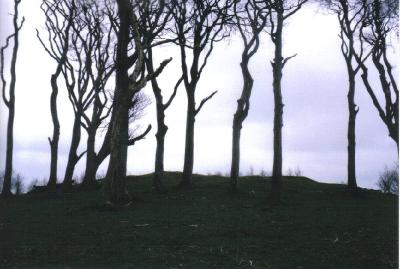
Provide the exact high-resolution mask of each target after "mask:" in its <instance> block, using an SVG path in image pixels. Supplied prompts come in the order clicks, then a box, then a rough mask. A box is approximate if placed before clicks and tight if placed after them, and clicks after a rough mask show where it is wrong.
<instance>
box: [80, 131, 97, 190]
mask: <svg viewBox="0 0 400 269" xmlns="http://www.w3.org/2000/svg"><path fill="white" fill-rule="evenodd" d="M91 127H92V126H90V127H89V129H88V138H87V142H86V148H87V149H86V150H87V152H86V168H85V176H84V178H83V182H82V184H83V185H91V184H92V183H94V182H95V181H96V171H97V169H96V165H95V162H96V152H95V143H96V130H95V129H94V128H91Z"/></svg>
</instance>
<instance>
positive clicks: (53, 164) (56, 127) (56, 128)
mask: <svg viewBox="0 0 400 269" xmlns="http://www.w3.org/2000/svg"><path fill="white" fill-rule="evenodd" d="M60 72H61V65H60V64H59V68H58V69H57V71H56V73H55V74H54V75H52V76H51V88H52V91H51V95H50V112H51V120H52V121H53V137H52V138H51V139H50V138H49V143H50V155H51V156H50V177H49V182H48V183H47V186H48V187H49V188H55V186H56V184H57V161H58V142H59V139H60V122H59V120H58V112H57V95H58V86H57V78H58V76H59V74H60Z"/></svg>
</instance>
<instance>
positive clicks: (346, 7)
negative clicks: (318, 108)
mask: <svg viewBox="0 0 400 269" xmlns="http://www.w3.org/2000/svg"><path fill="white" fill-rule="evenodd" d="M327 4H328V5H329V7H330V9H331V10H333V11H334V12H335V13H336V15H337V19H338V22H339V26H340V33H339V38H340V40H341V47H340V48H341V52H342V55H343V58H344V60H345V63H346V70H347V76H348V81H349V84H348V92H347V104H348V111H349V117H348V127H347V141H348V146H347V185H348V188H349V190H350V191H351V192H353V193H354V192H355V191H356V190H357V180H356V134H355V132H356V117H357V113H358V111H359V107H358V106H357V105H356V103H355V99H354V96H355V90H356V75H357V73H358V72H359V70H360V63H361V62H364V61H365V60H366V57H368V55H369V53H365V51H364V49H363V47H362V44H357V43H356V41H357V40H356V38H357V31H359V29H360V26H361V24H362V21H363V18H364V16H365V13H364V12H363V6H362V4H361V2H360V1H359V0H354V1H345V0H337V1H327ZM357 48H358V49H357ZM365 54H367V55H366V56H365ZM357 59H359V61H357Z"/></svg>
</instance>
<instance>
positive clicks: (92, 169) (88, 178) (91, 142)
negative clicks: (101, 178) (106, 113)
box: [82, 93, 108, 186]
mask: <svg viewBox="0 0 400 269" xmlns="http://www.w3.org/2000/svg"><path fill="white" fill-rule="evenodd" d="M96 94H98V93H96ZM98 98H99V97H98V96H97V97H96V98H95V100H94V103H93V111H92V117H91V124H90V125H89V126H88V129H87V134H88V137H87V142H86V151H87V152H86V167H85V176H84V178H83V182H82V184H83V185H86V186H90V185H96V173H97V169H98V167H99V166H100V164H97V163H98V161H97V154H96V132H97V128H98V119H99V117H100V116H101V115H99V106H100V100H99V99H98ZM107 133H108V130H107ZM106 137H107V135H106Z"/></svg>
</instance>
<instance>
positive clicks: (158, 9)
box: [136, 0, 182, 192]
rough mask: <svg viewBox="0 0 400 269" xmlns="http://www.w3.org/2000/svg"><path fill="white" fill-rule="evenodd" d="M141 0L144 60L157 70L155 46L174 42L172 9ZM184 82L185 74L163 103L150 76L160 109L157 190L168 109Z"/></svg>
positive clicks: (159, 1) (160, 188) (160, 189)
mask: <svg viewBox="0 0 400 269" xmlns="http://www.w3.org/2000/svg"><path fill="white" fill-rule="evenodd" d="M136 2H137V4H138V12H139V15H140V19H139V22H140V26H141V27H140V31H141V33H142V37H143V38H142V40H143V44H144V46H145V49H146V54H145V62H146V67H147V71H148V72H149V73H153V72H154V59H153V47H155V46H158V45H160V44H165V43H168V42H172V40H171V39H169V38H168V37H167V36H166V34H165V27H166V25H167V23H168V22H169V21H170V19H171V12H169V8H168V7H167V5H170V3H168V2H167V3H166V2H165V1H164V0H153V1H136ZM181 82H182V78H181V79H179V80H178V82H177V83H176V85H175V87H174V91H173V93H172V94H171V96H170V97H169V98H168V100H167V102H166V103H164V101H163V95H162V89H161V87H160V84H159V83H158V80H157V78H156V77H153V78H152V80H151V86H152V89H153V94H154V98H155V100H156V113H157V133H156V141H157V146H156V155H155V167H154V177H153V185H154V188H155V189H156V190H157V191H158V192H164V191H165V188H164V186H163V184H162V177H163V173H164V144H165V135H166V133H167V130H168V127H167V125H166V124H165V120H164V119H165V111H166V110H167V108H168V107H169V106H170V105H171V103H172V101H173V99H174V98H175V96H176V92H177V89H178V87H179V85H180V83H181Z"/></svg>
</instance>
